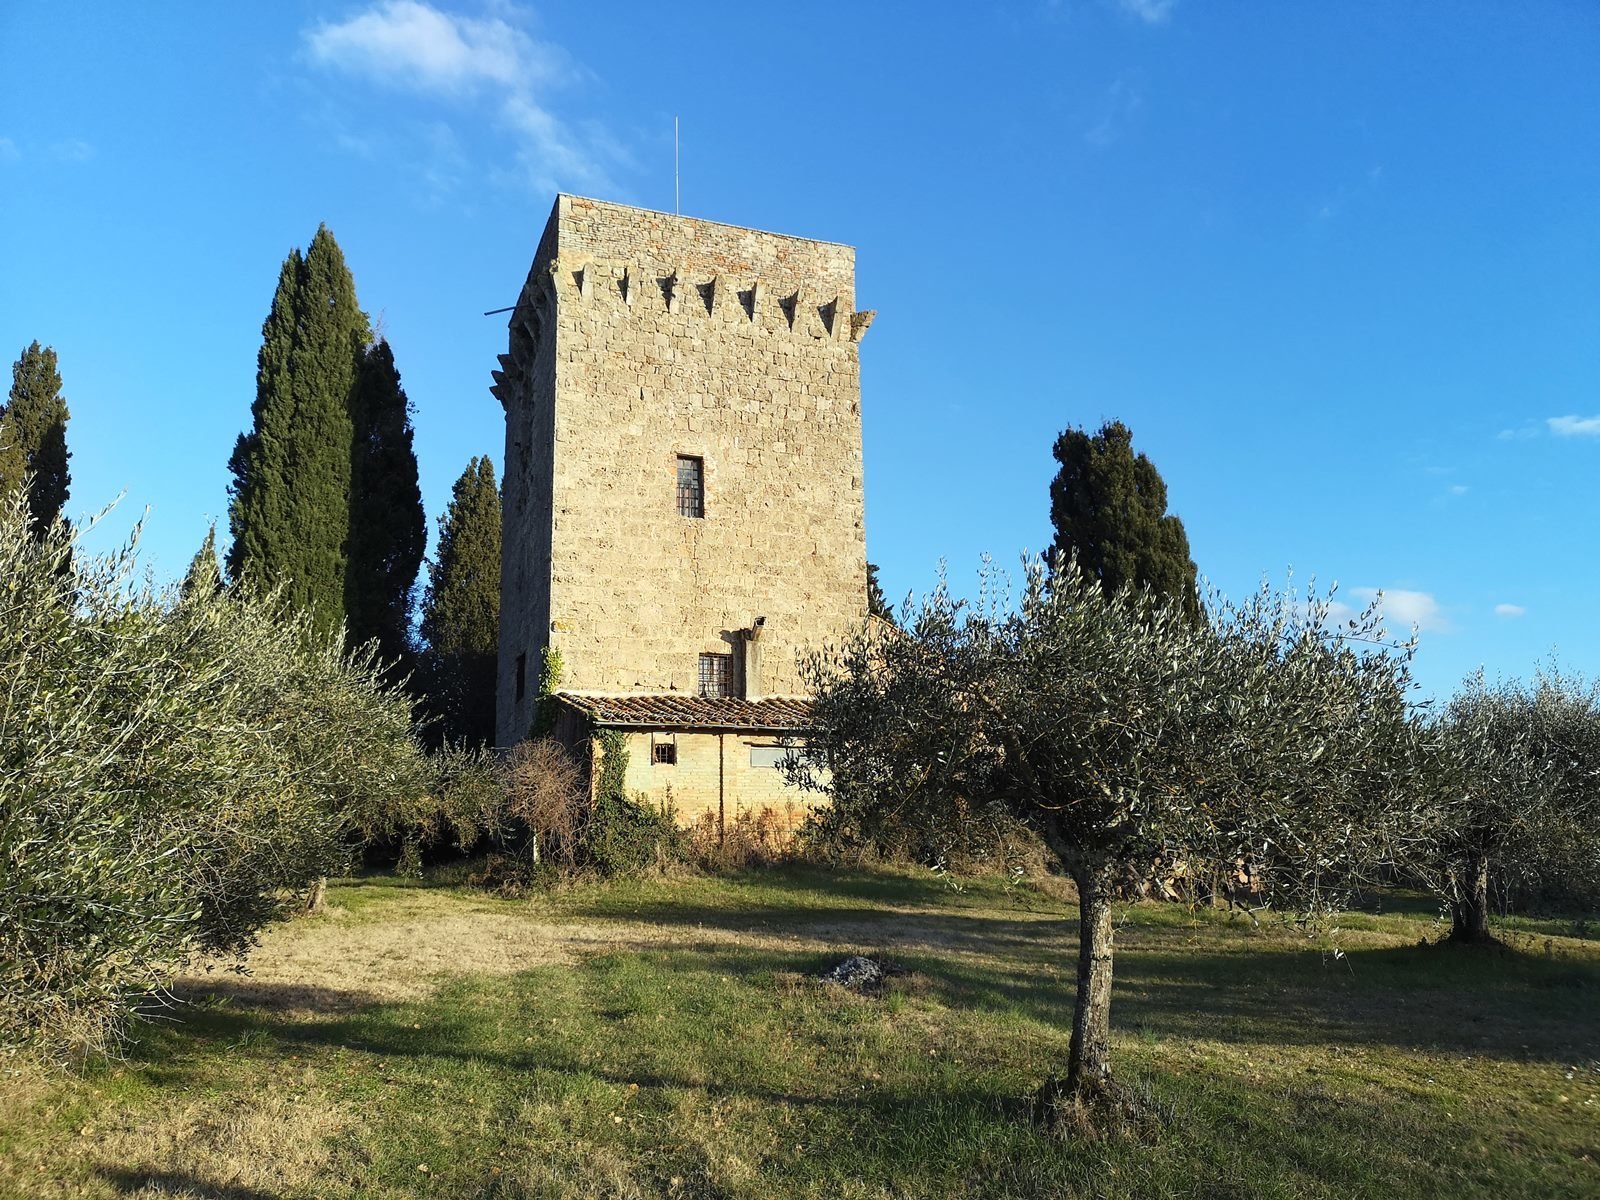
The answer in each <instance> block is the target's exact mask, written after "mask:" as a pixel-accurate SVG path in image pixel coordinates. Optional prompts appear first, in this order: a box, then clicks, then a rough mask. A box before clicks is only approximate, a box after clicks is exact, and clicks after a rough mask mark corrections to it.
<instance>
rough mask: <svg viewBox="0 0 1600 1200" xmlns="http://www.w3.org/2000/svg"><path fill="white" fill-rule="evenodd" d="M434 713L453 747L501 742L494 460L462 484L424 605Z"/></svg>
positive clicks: (475, 468)
mask: <svg viewBox="0 0 1600 1200" xmlns="http://www.w3.org/2000/svg"><path fill="white" fill-rule="evenodd" d="M422 640H423V644H424V647H425V663H424V680H425V686H426V690H427V693H428V700H429V707H430V708H431V709H432V710H433V713H434V715H435V716H437V717H438V718H439V724H440V727H441V731H442V733H443V734H444V736H445V737H447V738H449V739H450V740H452V741H462V740H464V741H467V742H469V743H472V744H475V745H487V744H489V743H491V742H492V741H493V740H494V707H495V706H494V692H495V664H496V658H497V656H498V654H499V647H500V489H499V488H498V487H497V486H496V485H495V478H494V464H493V463H492V462H490V461H489V458H488V456H487V455H485V456H483V457H482V458H474V459H473V460H472V461H471V462H470V463H468V464H467V469H466V470H465V471H463V472H462V473H461V478H459V479H457V480H456V483H455V488H454V489H453V491H452V493H451V497H450V507H449V508H448V509H447V510H446V511H445V514H444V515H443V516H442V517H440V518H439V544H438V547H437V550H436V553H435V557H434V560H433V561H432V562H430V563H429V564H428V587H427V591H426V593H425V594H424V595H423V599H422Z"/></svg>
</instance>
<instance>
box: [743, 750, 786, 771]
mask: <svg viewBox="0 0 1600 1200" xmlns="http://www.w3.org/2000/svg"><path fill="white" fill-rule="evenodd" d="M789 753H790V751H789V747H787V746H751V747H750V765H751V766H752V767H781V766H783V760H784V759H786V758H788V757H789Z"/></svg>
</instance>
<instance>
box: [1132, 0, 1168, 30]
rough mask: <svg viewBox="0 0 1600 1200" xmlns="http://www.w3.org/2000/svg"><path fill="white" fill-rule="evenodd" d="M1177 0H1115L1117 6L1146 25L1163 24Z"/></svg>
mask: <svg viewBox="0 0 1600 1200" xmlns="http://www.w3.org/2000/svg"><path fill="white" fill-rule="evenodd" d="M1177 5H1178V0H1117V7H1118V8H1120V9H1121V10H1122V11H1123V12H1125V13H1127V14H1128V15H1129V16H1130V17H1135V18H1137V19H1138V20H1141V21H1143V22H1144V23H1145V24H1146V25H1164V24H1166V21H1167V18H1168V17H1170V16H1171V15H1172V10H1173V9H1174V8H1176V7H1177Z"/></svg>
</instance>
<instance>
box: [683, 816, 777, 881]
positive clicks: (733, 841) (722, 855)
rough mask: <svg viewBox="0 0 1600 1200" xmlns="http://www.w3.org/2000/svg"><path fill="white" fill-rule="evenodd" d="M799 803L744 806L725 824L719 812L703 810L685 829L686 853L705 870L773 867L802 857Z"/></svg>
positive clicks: (687, 857) (691, 860)
mask: <svg viewBox="0 0 1600 1200" xmlns="http://www.w3.org/2000/svg"><path fill="white" fill-rule="evenodd" d="M801 821H802V818H801V816H800V811H799V806H798V805H796V804H793V803H790V804H786V805H785V806H784V807H783V808H782V809H776V808H773V807H771V806H770V805H762V806H761V807H760V808H754V809H751V808H741V809H740V810H739V811H738V812H737V813H735V814H734V818H733V820H732V821H730V822H728V823H727V825H726V827H725V828H719V827H718V825H719V822H718V821H717V814H716V813H714V812H704V813H701V814H700V817H699V819H698V820H696V821H695V822H694V824H692V825H690V826H689V828H688V830H687V831H686V833H685V849H684V855H685V858H686V859H687V860H688V862H689V863H690V864H691V865H693V866H696V867H699V868H700V869H701V870H703V871H743V870H747V869H749V868H751V867H771V866H776V865H777V864H779V863H784V862H790V861H792V860H794V859H797V858H800V857H803V855H804V853H805V851H806V849H807V846H806V845H805V843H803V842H802V840H801V837H800V833H799V830H800V828H801Z"/></svg>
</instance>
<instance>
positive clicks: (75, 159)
mask: <svg viewBox="0 0 1600 1200" xmlns="http://www.w3.org/2000/svg"><path fill="white" fill-rule="evenodd" d="M50 153H51V154H53V155H55V156H56V157H57V158H58V159H60V160H61V161H62V162H68V163H81V162H88V161H89V160H90V159H91V158H93V157H94V147H93V146H91V145H90V144H89V143H88V142H86V141H84V140H83V139H81V138H68V139H67V140H66V141H64V142H57V143H56V144H55V145H53V146H51V147H50Z"/></svg>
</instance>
